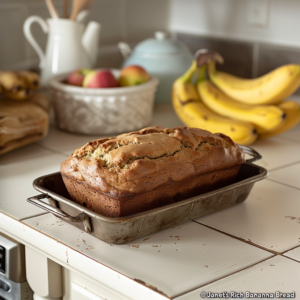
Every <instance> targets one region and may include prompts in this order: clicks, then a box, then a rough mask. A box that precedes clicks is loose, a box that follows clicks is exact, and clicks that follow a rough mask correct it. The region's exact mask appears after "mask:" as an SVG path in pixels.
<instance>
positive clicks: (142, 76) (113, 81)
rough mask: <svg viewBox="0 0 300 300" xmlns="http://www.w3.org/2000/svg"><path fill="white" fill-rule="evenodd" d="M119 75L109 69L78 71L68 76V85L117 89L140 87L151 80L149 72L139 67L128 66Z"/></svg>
mask: <svg viewBox="0 0 300 300" xmlns="http://www.w3.org/2000/svg"><path fill="white" fill-rule="evenodd" d="M118 74H119V76H114V73H113V71H111V70H109V69H103V70H90V69H78V70H75V71H73V72H71V73H70V74H69V75H68V78H67V80H66V83H67V84H69V85H75V86H80V87H84V88H116V87H129V86H135V85H139V84H142V83H145V82H148V81H149V80H150V79H151V77H150V75H149V74H148V72H147V71H146V70H145V69H144V68H142V67H140V66H137V65H130V66H127V67H125V68H123V69H122V70H121V71H120V72H118ZM115 75H116V74H115Z"/></svg>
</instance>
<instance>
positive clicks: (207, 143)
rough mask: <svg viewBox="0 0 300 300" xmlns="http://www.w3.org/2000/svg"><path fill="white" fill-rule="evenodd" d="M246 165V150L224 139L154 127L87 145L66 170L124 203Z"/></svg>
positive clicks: (65, 165) (198, 131)
mask: <svg viewBox="0 0 300 300" xmlns="http://www.w3.org/2000/svg"><path fill="white" fill-rule="evenodd" d="M244 162H245V158H244V153H243V150H242V149H241V148H240V147H238V146H237V145H236V144H235V143H234V142H233V141H232V140H231V139H230V138H229V137H227V136H225V135H224V134H221V133H217V134H212V133H210V132H208V131H205V130H201V129H197V128H188V127H177V128H163V127H149V128H145V129H142V130H140V131H136V132H130V133H126V134H122V135H119V136H117V137H113V138H104V139H99V140H95V141H92V142H89V143H87V144H86V145H84V146H82V147H81V148H79V149H77V150H76V151H75V152H74V153H73V154H72V155H71V156H70V157H69V158H68V159H67V160H65V161H64V162H63V163H62V164H61V173H62V175H63V176H68V177H70V178H72V179H74V180H77V181H85V182H86V183H87V184H88V185H89V186H90V187H92V188H94V189H96V190H100V191H102V192H104V193H108V194H110V195H111V196H117V197H123V196H128V195H130V194H137V193H143V192H147V191H150V190H152V189H155V188H157V187H159V186H161V185H164V184H168V183H171V182H176V181H181V180H187V179H189V178H192V177H194V176H197V175H202V174H205V173H209V172H213V171H219V170H222V169H226V168H231V167H234V166H238V165H241V164H242V163H244Z"/></svg>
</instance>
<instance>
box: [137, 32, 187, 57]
mask: <svg viewBox="0 0 300 300" xmlns="http://www.w3.org/2000/svg"><path fill="white" fill-rule="evenodd" d="M134 51H135V52H137V53H139V54H142V53H151V54H166V53H172V54H176V53H179V52H183V51H184V52H185V51H189V50H188V48H187V46H186V45H184V44H183V43H181V42H180V41H177V40H172V39H169V38H167V35H166V33H165V32H162V31H156V32H155V34H154V38H150V39H147V40H145V41H143V42H141V43H139V44H138V45H137V46H136V47H135V49H134Z"/></svg>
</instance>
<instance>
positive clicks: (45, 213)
mask: <svg viewBox="0 0 300 300" xmlns="http://www.w3.org/2000/svg"><path fill="white" fill-rule="evenodd" d="M47 214H50V212H42V213H40V214H38V215H34V216H31V217H27V218H23V219H20V220H19V221H20V222H23V221H26V220H29V219H32V218H35V217H40V216H43V215H47Z"/></svg>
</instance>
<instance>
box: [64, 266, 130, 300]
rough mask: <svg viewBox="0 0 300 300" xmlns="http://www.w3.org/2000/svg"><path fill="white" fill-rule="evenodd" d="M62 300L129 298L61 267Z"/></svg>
mask: <svg viewBox="0 0 300 300" xmlns="http://www.w3.org/2000/svg"><path fill="white" fill-rule="evenodd" d="M63 286H64V295H63V300H129V298H127V297H125V296H123V295H121V294H119V293H118V292H117V291H114V290H112V289H110V288H109V287H107V286H104V285H103V284H101V283H98V282H96V281H95V280H93V279H91V278H90V279H88V278H86V277H83V276H81V275H79V274H77V273H75V272H73V271H70V270H68V269H65V268H63Z"/></svg>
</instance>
